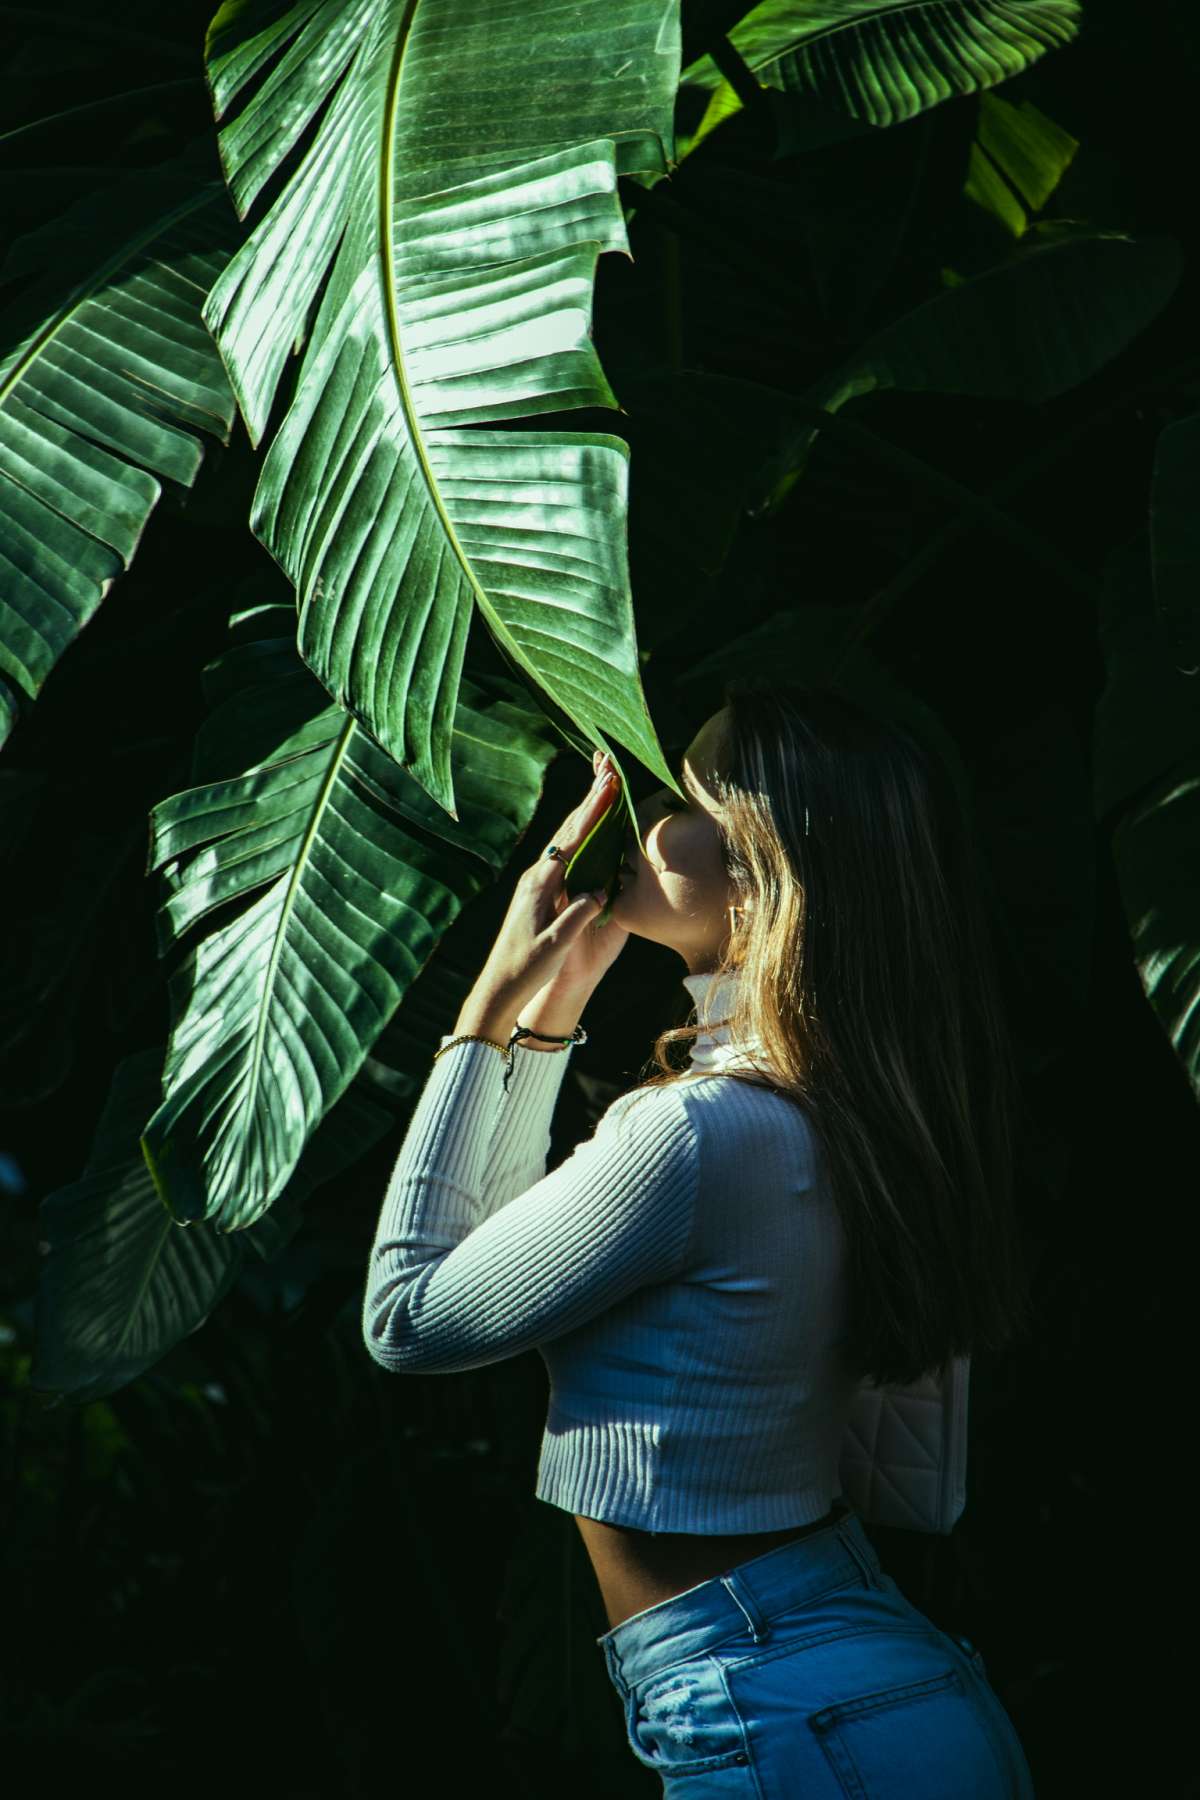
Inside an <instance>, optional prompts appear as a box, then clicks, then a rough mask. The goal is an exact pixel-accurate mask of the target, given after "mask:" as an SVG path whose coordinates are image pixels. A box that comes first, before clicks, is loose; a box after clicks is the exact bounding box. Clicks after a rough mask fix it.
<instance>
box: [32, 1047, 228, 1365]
mask: <svg viewBox="0 0 1200 1800" xmlns="http://www.w3.org/2000/svg"><path fill="white" fill-rule="evenodd" d="M161 1067H162V1052H161V1050H144V1051H140V1052H138V1054H137V1055H135V1056H131V1057H127V1058H126V1060H125V1061H124V1062H122V1063H121V1064H119V1065H118V1067H117V1070H116V1072H115V1074H114V1076H113V1080H112V1087H111V1089H110V1091H109V1095H108V1099H107V1100H106V1102H105V1105H104V1111H103V1113H102V1114H101V1117H100V1122H99V1124H98V1126H97V1127H96V1136H95V1140H94V1142H93V1144H92V1151H91V1155H90V1156H89V1158H88V1162H87V1167H86V1168H85V1170H84V1172H83V1174H82V1175H81V1176H80V1178H79V1180H78V1181H73V1182H71V1183H70V1184H69V1185H68V1186H67V1187H63V1188H59V1189H58V1190H57V1191H56V1192H55V1193H53V1194H49V1195H47V1197H46V1198H45V1199H44V1200H43V1201H42V1202H41V1205H40V1207H39V1209H38V1216H39V1221H40V1228H41V1236H42V1239H43V1243H44V1246H45V1247H44V1251H43V1255H44V1259H45V1260H44V1261H43V1263H42V1267H41V1270H40V1274H39V1279H38V1288H37V1295H36V1300H35V1310H34V1358H33V1369H32V1377H31V1378H32V1385H33V1386H34V1387H36V1388H50V1389H56V1390H58V1391H59V1392H63V1393H69V1394H71V1395H73V1396H74V1397H75V1398H76V1399H78V1400H94V1399H98V1398H99V1397H101V1396H102V1395H104V1394H111V1393H112V1392H113V1391H114V1389H116V1388H119V1387H123V1386H125V1384H126V1383H127V1382H129V1381H132V1380H133V1379H134V1378H135V1376H138V1375H140V1374H142V1373H143V1371H144V1370H146V1369H148V1368H150V1367H151V1366H152V1364H154V1363H156V1362H157V1361H158V1360H159V1358H160V1357H162V1356H165V1355H166V1353H167V1351H168V1350H170V1349H171V1348H172V1347H173V1346H174V1345H175V1344H177V1343H178V1342H179V1341H180V1339H181V1338H184V1337H186V1336H187V1335H188V1333H189V1332H191V1331H195V1330H196V1329H197V1328H198V1327H199V1326H200V1325H202V1324H203V1323H204V1321H205V1319H206V1318H207V1317H208V1315H209V1313H210V1312H211V1311H212V1309H213V1307H214V1306H215V1305H216V1304H217V1303H218V1301H220V1300H221V1299H222V1298H223V1297H224V1295H225V1294H226V1293H227V1292H228V1291H229V1289H230V1288H231V1287H232V1285H233V1283H234V1281H235V1279H236V1277H237V1272H238V1266H239V1264H240V1263H241V1260H242V1254H243V1249H244V1245H243V1244H242V1243H241V1242H240V1241H238V1240H236V1239H230V1238H229V1237H227V1236H223V1235H221V1234H220V1233H219V1232H216V1231H213V1230H212V1229H211V1228H210V1227H208V1226H205V1225H201V1226H200V1227H198V1228H194V1229H191V1230H188V1231H181V1230H180V1229H179V1228H178V1227H177V1226H176V1225H174V1224H173V1223H172V1220H171V1217H170V1214H169V1213H168V1212H167V1211H166V1209H165V1208H164V1206H163V1204H162V1202H161V1200H160V1199H159V1198H158V1195H157V1194H156V1193H155V1191H154V1184H153V1182H152V1181H151V1179H150V1176H149V1173H148V1171H147V1169H146V1165H145V1163H144V1162H143V1160H142V1158H141V1156H140V1155H139V1153H138V1147H137V1143H138V1131H139V1128H140V1126H141V1123H142V1120H143V1119H144V1118H145V1116H146V1108H147V1106H148V1105H153V1098H154V1094H155V1093H156V1091H157V1089H158V1076H159V1071H160V1069H161Z"/></svg>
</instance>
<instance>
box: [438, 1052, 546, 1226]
mask: <svg viewBox="0 0 1200 1800" xmlns="http://www.w3.org/2000/svg"><path fill="white" fill-rule="evenodd" d="M452 1042H453V1039H452V1038H450V1037H443V1038H442V1044H443V1045H445V1044H449V1043H452ZM573 1048H574V1046H573V1045H572V1046H569V1047H568V1048H567V1049H566V1050H525V1049H523V1048H522V1047H521V1046H520V1045H519V1044H518V1045H517V1047H516V1050H515V1052H514V1056H513V1072H512V1077H511V1080H510V1082H509V1086H508V1091H507V1093H503V1094H502V1097H501V1100H500V1103H499V1105H498V1106H497V1109H496V1112H495V1114H494V1117H493V1121H492V1130H491V1138H490V1141H489V1143H488V1149H487V1155H486V1157H485V1159H484V1166H483V1196H482V1197H483V1200H484V1202H485V1204H486V1206H487V1210H488V1212H495V1210H496V1208H497V1207H498V1206H503V1205H504V1204H505V1202H506V1201H508V1200H511V1199H512V1197H513V1195H514V1194H520V1193H522V1192H523V1191H524V1190H525V1189H526V1188H527V1187H532V1186H533V1184H534V1182H535V1181H540V1180H541V1178H542V1176H543V1175H544V1174H545V1173H546V1158H547V1156H548V1155H549V1153H550V1122H551V1120H552V1119H553V1117H554V1108H555V1106H556V1105H557V1103H558V1096H559V1094H560V1093H561V1091H562V1084H563V1078H564V1076H565V1074H566V1070H567V1061H568V1058H569V1057H570V1055H571V1050H572V1049H573ZM456 1054H457V1049H455V1050H448V1051H447V1052H446V1055H445V1056H439V1058H438V1061H437V1063H435V1064H434V1067H435V1068H436V1067H437V1066H438V1064H440V1063H443V1062H449V1061H450V1060H451V1058H452V1057H454V1056H455V1055H456ZM492 1056H493V1058H494V1060H495V1062H496V1063H497V1064H498V1065H499V1067H500V1072H501V1077H503V1073H504V1069H503V1064H501V1063H500V1058H499V1057H498V1056H496V1053H495V1051H493V1052H492Z"/></svg>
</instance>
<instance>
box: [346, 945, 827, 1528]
mask: <svg viewBox="0 0 1200 1800" xmlns="http://www.w3.org/2000/svg"><path fill="white" fill-rule="evenodd" d="M736 979H737V977H736V975H734V976H724V977H722V978H720V979H718V978H717V977H715V976H712V975H691V976H687V977H685V979H684V986H685V987H686V988H687V989H688V991H689V992H690V993H691V995H692V998H693V1000H694V1001H695V1003H696V1007H697V1013H698V1016H699V1018H700V1019H701V1020H702V1021H704V1020H705V1019H712V1020H714V1021H718V1020H720V1019H721V1018H722V1017H723V1016H724V1015H725V1014H726V1013H727V1012H728V1010H729V1007H730V1005H731V1003H732V993H733V986H732V984H733V983H734V982H735V981H736ZM706 1005H707V1009H708V1010H707V1012H706V1010H705V1008H706ZM449 1041H450V1039H449V1037H444V1038H443V1039H442V1043H443V1044H445V1043H448V1042H449ZM572 1054H573V1052H572V1051H569V1050H568V1051H563V1052H554V1051H548V1052H541V1051H522V1050H521V1049H520V1048H519V1047H518V1049H517V1050H516V1051H515V1053H514V1055H515V1066H514V1069H513V1074H512V1077H511V1081H510V1087H509V1091H508V1092H507V1093H506V1092H505V1091H504V1088H503V1077H504V1064H503V1061H502V1059H501V1058H500V1057H499V1056H497V1054H496V1052H495V1051H494V1050H491V1049H489V1048H488V1047H487V1045H485V1044H480V1043H464V1044H458V1045H456V1046H455V1047H454V1048H453V1049H452V1050H448V1051H447V1052H446V1054H445V1056H440V1057H438V1059H437V1061H436V1062H435V1063H434V1064H433V1065H432V1068H431V1070H430V1073H429V1076H428V1079H427V1080H426V1083H425V1087H424V1089H423V1090H422V1093H421V1096H420V1098H419V1100H418V1101H417V1104H416V1107H415V1108H414V1111H413V1114H412V1117H411V1120H410V1122H409V1127H408V1131H407V1133H406V1135H405V1139H404V1143H403V1145H402V1147H401V1149H400V1154H399V1156H398V1157H397V1159H396V1163H395V1167H394V1169H393V1171H392V1176H391V1179H390V1181H389V1183H388V1188H387V1193H386V1195H385V1197H384V1201H383V1207H382V1210H381V1212H380V1217H379V1225H378V1229H377V1231H376V1234H375V1243H374V1246H373V1248H372V1251H371V1257H370V1264H369V1269H368V1275H367V1283H366V1293H365V1297H364V1303H363V1337H364V1341H365V1343H366V1346H367V1349H368V1350H369V1351H370V1353H371V1356H372V1357H373V1358H374V1360H375V1361H376V1362H377V1363H379V1364H380V1365H381V1366H382V1367H383V1368H385V1369H390V1370H396V1371H401V1372H403V1371H407V1370H423V1371H427V1372H431V1373H447V1374H449V1373H452V1372H454V1371H456V1370H460V1369H474V1368H479V1367H480V1366H481V1365H483V1364H485V1363H491V1362H500V1361H502V1360H503V1359H504V1358H505V1357H509V1356H516V1355H518V1354H519V1353H520V1352H522V1351H525V1350H530V1349H535V1348H536V1349H537V1350H538V1351H539V1352H540V1354H541V1356H542V1358H543V1360H544V1361H545V1363H546V1366H547V1369H548V1371H549V1376H550V1407H549V1415H548V1418H547V1421H546V1430H545V1435H544V1437H543V1440H542V1450H541V1458H540V1462H539V1465H538V1477H537V1488H536V1492H537V1495H538V1497H539V1498H540V1499H542V1500H545V1501H548V1502H550V1503H551V1504H552V1505H554V1506H561V1507H564V1508H565V1509H566V1510H567V1511H569V1512H572V1513H581V1514H584V1515H586V1516H587V1517H589V1518H594V1519H605V1520H609V1521H611V1522H612V1523H614V1524H622V1525H631V1526H638V1527H640V1528H642V1529H643V1530H648V1531H659V1532H661V1531H684V1532H697V1533H709V1534H714V1533H725V1532H750V1531H770V1530H774V1529H777V1528H779V1527H783V1526H788V1525H802V1524H808V1523H809V1522H810V1521H812V1520H814V1519H817V1518H820V1517H821V1516H822V1515H823V1514H824V1513H826V1512H827V1511H828V1510H829V1507H830V1504H831V1502H832V1499H833V1496H834V1495H835V1494H837V1493H839V1492H840V1491H841V1488H840V1483H839V1480H838V1453H839V1449H840V1446H841V1441H842V1436H843V1432H844V1430H845V1426H846V1420H847V1417H848V1415H849V1411H850V1407H851V1404H852V1401H853V1399H854V1396H855V1394H856V1393H857V1390H858V1383H857V1381H856V1380H855V1378H854V1377H852V1376H850V1375H848V1374H847V1373H846V1371H845V1369H844V1368H843V1366H842V1363H841V1359H840V1356H839V1354H838V1347H839V1343H840V1341H841V1337H842V1333H843V1330H844V1323H845V1303H846V1294H845V1270H844V1258H845V1244H844V1238H843V1234H842V1229H841V1223H840V1219H839V1217H838V1214H837V1210H836V1208H835V1205H834V1202H833V1198H832V1195H831V1193H830V1191H829V1187H828V1183H827V1180H826V1179H825V1175H824V1170H823V1163H822V1160H821V1156H820V1150H819V1145H818V1142H817V1139H816V1137H815V1135H814V1133H813V1131H812V1129H811V1127H810V1125H809V1123H808V1121H807V1119H806V1117H805V1115H804V1113H803V1111H802V1110H801V1108H800V1107H799V1106H797V1105H796V1104H794V1103H793V1102H792V1101H790V1100H787V1099H785V1098H783V1096H782V1095H779V1094H775V1093H772V1092H771V1091H770V1090H769V1089H767V1088H762V1087H754V1086H751V1085H750V1084H748V1083H746V1082H743V1081H731V1080H728V1079H725V1078H724V1077H723V1076H722V1075H721V1074H720V1073H718V1071H719V1070H720V1069H722V1068H729V1067H735V1066H743V1067H745V1066H749V1061H750V1058H752V1057H753V1054H754V1048H753V1047H752V1046H737V1045H735V1044H734V1043H733V1042H732V1041H731V1036H730V1032H729V1028H728V1026H721V1025H719V1024H718V1025H716V1026H715V1027H714V1028H712V1029H709V1030H706V1031H705V1032H703V1033H702V1035H701V1036H700V1037H698V1038H697V1040H696V1042H695V1045H694V1047H693V1049H692V1053H691V1065H690V1068H689V1071H688V1075H687V1077H686V1079H684V1080H683V1081H681V1082H678V1083H676V1084H673V1085H669V1086H667V1087H663V1088H648V1089H641V1090H639V1089H634V1090H632V1091H631V1092H629V1093H626V1094H622V1095H621V1096H620V1097H619V1098H618V1099H617V1100H615V1101H614V1102H613V1103H612V1105H611V1106H610V1107H609V1108H608V1110H607V1111H606V1112H605V1114H604V1116H603V1118H602V1119H601V1120H600V1122H599V1124H598V1125H597V1127H596V1130H595V1132H594V1133H593V1135H592V1136H591V1137H590V1138H588V1139H587V1140H586V1141H585V1142H584V1143H581V1144H580V1145H579V1146H578V1147H577V1148H576V1149H575V1150H574V1151H573V1152H572V1154H571V1155H570V1156H568V1157H567V1158H566V1159H565V1161H563V1162H562V1163H561V1164H560V1165H559V1167H558V1168H556V1169H555V1170H554V1171H553V1172H552V1173H551V1174H549V1175H547V1174H546V1173H545V1168H546V1156H547V1153H548V1150H549V1143H550V1119H551V1115H552V1113H553V1110H554V1104H555V1101H556V1099H557V1097H558V1092H559V1089H560V1087H561V1085H562V1080H563V1075H564V1073H565V1071H566V1067H567V1062H568V1059H569V1057H570V1056H571V1055H572ZM760 1066H761V1063H760Z"/></svg>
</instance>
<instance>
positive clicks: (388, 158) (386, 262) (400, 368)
mask: <svg viewBox="0 0 1200 1800" xmlns="http://www.w3.org/2000/svg"><path fill="white" fill-rule="evenodd" d="M420 4H421V0H408V3H407V5H406V7H405V11H404V17H403V18H402V20H401V21H400V24H399V27H398V28H397V32H396V44H395V48H394V49H393V52H392V66H391V69H390V70H389V72H388V88H387V97H386V100H385V102H384V116H383V133H382V143H381V145H380V178H379V260H380V287H381V289H382V293H383V315H384V320H385V322H386V327H387V335H388V348H389V351H390V354H391V360H392V369H393V372H394V374H395V378H396V387H397V390H398V392H399V398H400V410H401V412H402V413H403V415H404V422H405V425H406V426H407V428H408V436H409V442H410V443H411V444H412V446H413V450H414V452H415V454H416V458H417V464H418V467H419V468H420V470H421V476H422V479H423V481H424V483H425V491H426V493H427V494H428V496H429V501H430V504H431V505H432V507H433V509H434V511H435V513H436V514H437V517H438V520H439V522H440V524H441V527H442V530H443V532H444V533H445V536H446V539H447V541H448V543H449V545H450V548H451V550H452V551H453V553H454V556H455V557H456V559H457V561H458V565H459V568H460V569H461V570H462V572H463V575H464V576H465V577H466V580H467V582H468V584H469V586H470V589H471V592H472V593H473V594H474V596H475V604H476V605H477V606H478V607H479V609H480V611H481V612H482V613H483V614H484V617H485V618H486V619H487V621H488V624H489V626H490V627H491V629H492V631H493V632H494V633H495V635H496V636H497V637H498V638H500V639H502V640H503V643H504V645H505V647H506V649H507V650H508V652H509V654H510V655H511V656H512V657H513V659H514V660H515V661H516V662H518V663H520V665H521V667H522V668H523V669H525V670H526V671H527V673H528V674H529V675H530V676H531V677H532V679H533V681H534V682H535V684H536V685H537V686H538V687H540V688H544V687H545V686H546V682H545V677H544V675H542V674H541V673H539V671H538V669H537V668H536V667H535V666H534V664H533V662H532V661H531V660H530V658H529V657H528V656H526V654H525V652H524V651H523V650H522V648H521V646H520V644H519V643H518V642H517V640H516V639H515V638H514V637H513V635H512V633H511V632H510V631H509V629H508V626H507V625H506V624H505V622H504V619H503V618H502V617H501V615H500V614H499V613H498V612H497V610H496V608H495V607H494V606H493V605H492V603H491V600H490V599H489V597H488V593H487V590H486V589H485V588H484V587H483V586H482V585H481V583H480V581H479V579H478V577H477V576H476V574H475V571H474V569H473V568H472V567H471V563H470V560H469V558H468V556H467V553H466V551H465V550H464V548H463V546H462V542H461V540H460V539H459V535H458V532H457V531H456V530H455V528H454V521H453V520H452V519H451V517H450V515H449V513H448V512H447V510H446V506H445V503H444V501H443V499H442V495H441V490H440V488H439V487H438V482H437V477H436V476H435V474H434V472H433V469H432V467H431V466H430V462H429V458H428V456H427V455H426V453H425V438H424V426H423V421H422V419H421V416H420V414H419V413H418V411H417V408H416V404H415V402H414V400H413V397H412V390H411V389H410V387H409V384H408V370H407V367H406V364H405V359H404V348H403V344H402V342H401V337H400V314H399V306H398V303H397V296H396V283H395V276H394V271H395V267H396V258H395V238H394V226H393V219H394V203H395V179H394V174H393V171H394V169H395V138H396V115H397V113H398V111H399V107H400V86H401V82H402V81H403V78H404V59H405V57H406V55H407V53H408V46H409V42H410V41H411V37H412V25H413V20H414V18H415V16H416V11H417V7H418V6H419V5H420ZM551 691H552V690H551Z"/></svg>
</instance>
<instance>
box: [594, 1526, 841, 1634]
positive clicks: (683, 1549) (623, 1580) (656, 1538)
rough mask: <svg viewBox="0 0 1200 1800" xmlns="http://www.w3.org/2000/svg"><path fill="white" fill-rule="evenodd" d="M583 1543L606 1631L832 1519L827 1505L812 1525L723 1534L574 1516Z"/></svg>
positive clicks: (818, 1527) (811, 1531)
mask: <svg viewBox="0 0 1200 1800" xmlns="http://www.w3.org/2000/svg"><path fill="white" fill-rule="evenodd" d="M573 1516H574V1519H575V1523H576V1525H578V1527H579V1531H580V1535H581V1536H582V1538H583V1542H584V1547H585V1548H586V1550H587V1553H588V1556H589V1558H590V1559H591V1564H592V1568H593V1569H594V1570H595V1572H596V1581H597V1583H598V1585H599V1588H600V1595H601V1598H602V1600H603V1602H604V1611H605V1615H606V1617H607V1619H608V1625H609V1630H610V1631H611V1630H612V1628H613V1626H615V1625H621V1624H623V1623H624V1622H625V1620H626V1619H628V1618H631V1617H632V1615H633V1614H634V1613H638V1612H644V1611H645V1610H646V1608H647V1607H648V1606H657V1605H658V1604H659V1602H660V1601H662V1600H671V1599H673V1598H674V1597H675V1595H676V1594H682V1593H685V1592H686V1591H687V1589H688V1588H693V1587H698V1586H699V1585H700V1583H701V1582H702V1581H711V1580H712V1578H713V1576H714V1575H724V1574H727V1573H728V1571H729V1570H730V1569H734V1568H736V1567H737V1565H738V1564H739V1563H743V1562H748V1561H749V1560H750V1559H751V1558H752V1557H755V1556H764V1555H765V1554H766V1552H767V1551H768V1550H776V1549H778V1547H779V1546H780V1544H786V1543H789V1542H790V1541H791V1540H792V1539H793V1538H802V1537H808V1536H809V1535H810V1534H811V1533H813V1532H815V1531H821V1530H823V1529H824V1527H825V1526H827V1525H829V1524H831V1523H832V1522H833V1520H834V1519H835V1518H836V1516H837V1514H836V1509H831V1510H830V1511H829V1512H828V1513H826V1515H825V1517H824V1518H823V1519H816V1520H814V1521H813V1523H812V1524H810V1525H788V1526H785V1527H784V1528H783V1529H782V1530H780V1531H751V1532H742V1533H740V1534H734V1535H730V1536H724V1537H698V1536H697V1535H696V1534H695V1533H694V1532H685V1531H674V1532H672V1531H664V1532H659V1533H653V1534H652V1533H651V1532H649V1531H640V1530H637V1529H636V1528H634V1527H633V1526H629V1525H610V1524H607V1523H606V1522H605V1521H603V1520H601V1519H588V1518H585V1517H584V1516H583V1515H582V1514H580V1513H575V1514H574V1515H573Z"/></svg>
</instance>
